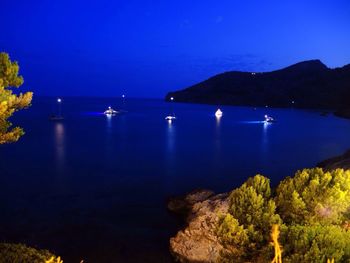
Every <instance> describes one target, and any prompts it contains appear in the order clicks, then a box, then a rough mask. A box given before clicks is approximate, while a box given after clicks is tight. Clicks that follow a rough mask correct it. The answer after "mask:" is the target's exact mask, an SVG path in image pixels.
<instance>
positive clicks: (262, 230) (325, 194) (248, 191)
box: [217, 168, 350, 263]
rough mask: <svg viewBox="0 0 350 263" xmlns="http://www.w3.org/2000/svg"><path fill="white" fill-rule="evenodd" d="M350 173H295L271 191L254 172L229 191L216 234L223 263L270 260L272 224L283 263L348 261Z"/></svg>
mask: <svg viewBox="0 0 350 263" xmlns="http://www.w3.org/2000/svg"><path fill="white" fill-rule="evenodd" d="M349 211H350V171H344V170H341V169H338V170H334V171H331V172H324V171H323V170H322V169H320V168H314V169H304V170H302V171H298V172H297V173H296V174H295V176H294V177H287V178H286V179H284V180H283V181H282V182H281V183H280V184H279V185H278V187H277V188H276V190H275V191H272V190H271V188H270V182H269V179H268V178H266V177H264V176H261V175H256V176H255V177H253V178H249V179H248V180H247V181H246V182H245V183H244V184H243V185H242V186H241V187H239V188H237V189H235V190H233V191H232V192H231V194H230V208H229V213H228V214H227V215H225V216H223V217H222V219H221V220H220V222H219V226H218V230H217V235H218V237H219V240H220V242H221V243H222V244H223V246H224V247H225V252H224V254H223V261H225V262H246V261H250V262H269V261H271V259H272V255H273V249H272V246H271V244H270V241H271V240H270V230H271V227H272V225H274V224H279V225H280V229H281V238H280V239H281V240H280V241H281V244H282V246H283V254H282V255H283V259H284V261H283V262H287V263H289V262H290V263H292V262H293V263H294V262H326V261H327V259H332V258H334V259H335V262H350V232H349V231H348V229H349V227H348V226H349V222H350V220H349Z"/></svg>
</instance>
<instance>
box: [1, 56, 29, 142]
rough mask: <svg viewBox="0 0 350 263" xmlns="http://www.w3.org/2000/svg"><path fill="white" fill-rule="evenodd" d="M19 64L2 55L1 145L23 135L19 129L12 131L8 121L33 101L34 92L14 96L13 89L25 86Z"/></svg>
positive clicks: (15, 128)
mask: <svg viewBox="0 0 350 263" xmlns="http://www.w3.org/2000/svg"><path fill="white" fill-rule="evenodd" d="M18 71H19V66H18V64H17V62H11V60H10V57H9V55H8V54H6V53H0V144H3V143H9V142H15V141H17V140H18V139H19V138H20V137H21V136H22V135H23V134H24V132H23V130H22V129H21V128H19V127H14V128H12V129H11V126H12V124H11V123H10V122H9V121H8V119H9V118H10V117H11V116H12V115H13V113H14V112H16V111H18V110H21V109H24V108H27V107H28V106H29V105H30V103H31V101H32V96H33V94H32V92H26V93H25V94H22V93H20V94H19V95H16V94H13V92H12V88H18V87H20V86H21V85H22V84H23V78H22V76H18Z"/></svg>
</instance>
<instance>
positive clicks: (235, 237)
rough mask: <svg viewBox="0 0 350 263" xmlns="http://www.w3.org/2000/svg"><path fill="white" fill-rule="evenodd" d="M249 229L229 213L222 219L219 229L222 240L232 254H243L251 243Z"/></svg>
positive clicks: (218, 232)
mask: <svg viewBox="0 0 350 263" xmlns="http://www.w3.org/2000/svg"><path fill="white" fill-rule="evenodd" d="M247 232H248V231H247V230H246V229H244V227H243V226H240V225H239V223H238V220H237V219H235V218H234V217H233V216H232V215H230V214H227V215H226V216H224V217H222V218H221V219H220V224H219V228H218V230H217V234H218V236H220V239H221V240H220V241H221V242H222V243H223V244H224V246H225V248H226V249H227V250H228V251H229V253H230V255H235V256H243V253H244V250H245V249H246V247H247V246H249V245H250V243H249V237H248V233H247Z"/></svg>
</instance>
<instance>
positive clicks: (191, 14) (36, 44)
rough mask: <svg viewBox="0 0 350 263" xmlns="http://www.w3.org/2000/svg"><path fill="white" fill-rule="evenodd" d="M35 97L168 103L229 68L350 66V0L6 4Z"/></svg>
mask: <svg viewBox="0 0 350 263" xmlns="http://www.w3.org/2000/svg"><path fill="white" fill-rule="evenodd" d="M0 11H1V34H0V50H1V51H6V52H8V53H10V55H11V58H12V59H14V60H17V61H19V63H20V66H21V73H22V75H23V76H24V78H25V89H30V90H33V91H34V92H35V94H36V95H45V96H46V95H53V96H68V95H71V96H120V95H121V94H123V93H125V94H127V96H129V97H151V98H161V97H163V96H164V95H165V94H166V93H167V92H168V91H170V90H176V89H182V88H185V87H187V86H189V85H192V84H194V83H196V82H198V81H201V80H204V79H206V78H208V77H210V76H212V75H214V74H217V73H221V72H223V71H228V70H245V71H267V70H273V69H278V68H280V67H283V66H287V65H289V64H292V63H295V62H299V61H302V60H307V59H315V58H318V59H321V60H322V61H323V62H324V63H325V64H326V65H328V66H329V67H338V66H343V65H345V64H349V63H350V1H349V0H307V1H306V0H265V1H264V0H259V1H258V0H244V1H243V0H241V1H238V0H219V1H218V0H212V1H207V0H176V1H170V0H163V1H147V0H144V1H136V0H127V1H113V0H110V1H107V0H96V1H88V0H76V1H74V0H30V1H29V0H18V1H14V0H1V4H0Z"/></svg>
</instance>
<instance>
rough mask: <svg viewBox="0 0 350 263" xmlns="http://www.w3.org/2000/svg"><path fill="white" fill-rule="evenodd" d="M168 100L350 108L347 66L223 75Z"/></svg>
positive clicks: (307, 65) (304, 65) (315, 64)
mask: <svg viewBox="0 0 350 263" xmlns="http://www.w3.org/2000/svg"><path fill="white" fill-rule="evenodd" d="M170 97H174V99H175V101H177V102H191V103H207V104H218V105H221V104H229V105H247V106H265V105H268V106H271V107H289V106H292V105H293V106H295V107H300V108H331V109H343V108H350V65H347V66H344V67H342V68H336V69H330V68H328V67H327V66H325V65H324V64H323V63H322V62H321V61H320V60H310V61H305V62H300V63H297V64H295V65H292V66H289V67H287V68H284V69H280V70H276V71H272V72H263V73H258V72H240V71H231V72H225V73H223V74H219V75H216V76H214V77H212V78H210V79H208V80H206V81H203V82H201V83H198V84H196V85H194V86H192V87H189V88H186V89H184V90H180V91H175V92H170V93H168V94H167V96H166V100H169V99H170ZM293 102H294V103H293Z"/></svg>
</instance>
